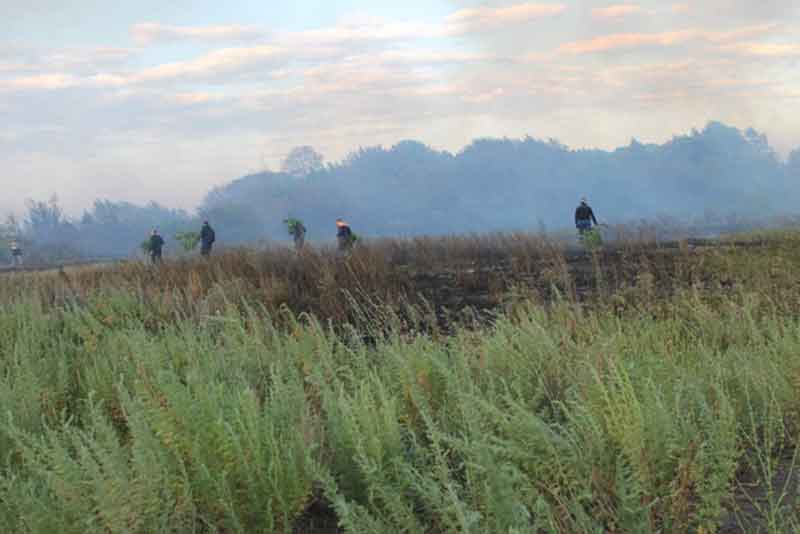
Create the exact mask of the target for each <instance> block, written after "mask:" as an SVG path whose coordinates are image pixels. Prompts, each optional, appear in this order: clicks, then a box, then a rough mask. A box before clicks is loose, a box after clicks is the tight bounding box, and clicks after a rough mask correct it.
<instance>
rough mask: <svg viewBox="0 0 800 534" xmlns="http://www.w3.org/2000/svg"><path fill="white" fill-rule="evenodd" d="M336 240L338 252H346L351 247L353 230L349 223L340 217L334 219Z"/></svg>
mask: <svg viewBox="0 0 800 534" xmlns="http://www.w3.org/2000/svg"><path fill="white" fill-rule="evenodd" d="M336 241H337V242H338V244H339V252H340V253H342V254H346V253H348V252H350V249H351V248H353V241H354V240H353V230H351V229H350V225H349V224H347V223H346V222H344V220H342V219H336Z"/></svg>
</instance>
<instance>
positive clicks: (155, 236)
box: [150, 229, 164, 265]
mask: <svg viewBox="0 0 800 534" xmlns="http://www.w3.org/2000/svg"><path fill="white" fill-rule="evenodd" d="M163 248H164V238H163V237H161V236H160V235H159V233H158V230H156V229H154V230H153V233H152V234H151V235H150V262H151V263H152V264H153V265H156V264H159V263H161V252H162V249H163Z"/></svg>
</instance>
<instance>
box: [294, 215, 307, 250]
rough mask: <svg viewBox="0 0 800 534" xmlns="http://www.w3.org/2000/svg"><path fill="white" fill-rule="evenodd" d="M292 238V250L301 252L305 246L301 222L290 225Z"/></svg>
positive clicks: (304, 233)
mask: <svg viewBox="0 0 800 534" xmlns="http://www.w3.org/2000/svg"><path fill="white" fill-rule="evenodd" d="M292 237H293V238H294V249H295V250H296V251H297V252H300V251H301V250H303V247H304V246H305V244H306V227H305V225H304V224H303V223H302V222H301V221H296V222H295V223H294V225H292Z"/></svg>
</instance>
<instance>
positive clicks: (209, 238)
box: [200, 221, 217, 256]
mask: <svg viewBox="0 0 800 534" xmlns="http://www.w3.org/2000/svg"><path fill="white" fill-rule="evenodd" d="M216 240H217V234H216V233H215V232H214V229H213V228H211V225H210V224H208V221H203V228H202V229H201V230H200V254H201V255H202V256H209V255H210V254H211V247H212V246H213V245H214V241H216Z"/></svg>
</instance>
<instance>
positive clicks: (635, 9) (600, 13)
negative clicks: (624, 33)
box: [592, 4, 642, 19]
mask: <svg viewBox="0 0 800 534" xmlns="http://www.w3.org/2000/svg"><path fill="white" fill-rule="evenodd" d="M641 12H642V8H641V6H638V5H636V4H616V5H613V6H608V7H598V8H595V9H592V16H593V17H595V18H599V19H619V18H623V17H627V16H628V15H635V14H637V13H641Z"/></svg>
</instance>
